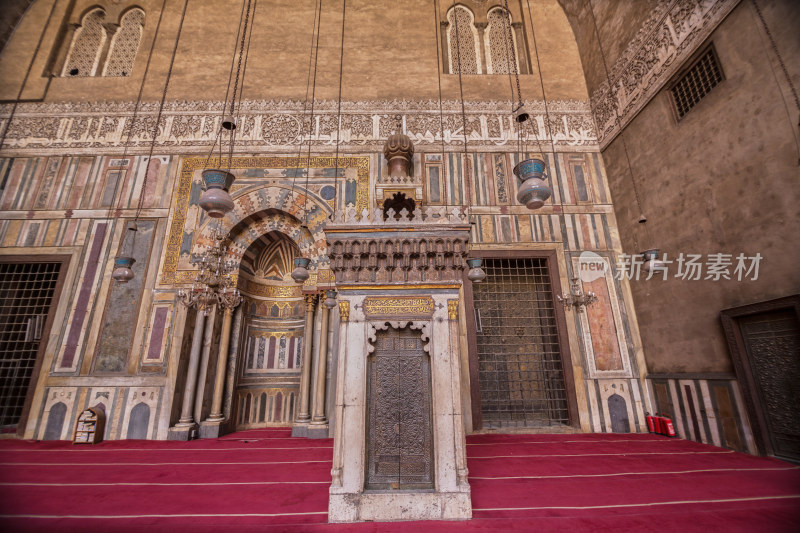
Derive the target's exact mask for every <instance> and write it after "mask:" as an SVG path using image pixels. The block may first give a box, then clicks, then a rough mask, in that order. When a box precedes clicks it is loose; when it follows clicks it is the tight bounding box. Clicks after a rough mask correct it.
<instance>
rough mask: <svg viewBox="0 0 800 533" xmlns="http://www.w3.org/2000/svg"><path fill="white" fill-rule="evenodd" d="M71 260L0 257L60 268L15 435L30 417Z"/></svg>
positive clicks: (46, 256) (2, 260)
mask: <svg viewBox="0 0 800 533" xmlns="http://www.w3.org/2000/svg"><path fill="white" fill-rule="evenodd" d="M71 259H72V256H71V255H66V254H64V255H61V254H43V255H38V254H37V255H34V254H31V255H3V256H0V263H6V264H9V263H60V264H61V266H60V268H59V271H58V277H57V278H56V286H55V287H53V297H52V299H51V300H50V305H49V307H48V310H47V318H45V321H44V327H43V328H42V338H41V339H40V341H39V348H38V350H37V351H36V361H35V362H34V364H33V370H32V371H31V379H30V381H29V382H28V389H27V391H26V392H25V401H24V402H23V404H22V414H20V417H19V421H18V422H17V429H16V433H17V434H18V435H19V434H20V430H22V432H24V431H25V427H26V426H27V424H28V418H29V417H30V410H31V404H32V403H33V397H34V395H35V393H36V387H37V385H38V383H39V375H40V373H41V369H42V363H43V361H44V356H45V353H46V352H47V344H48V343H49V340H50V330H51V329H52V327H53V322H54V320H55V315H56V311H57V308H58V300H59V298H61V291H62V289H63V288H64V282H65V279H66V277H67V270H69V263H70V260H71Z"/></svg>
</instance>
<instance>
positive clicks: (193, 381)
mask: <svg viewBox="0 0 800 533" xmlns="http://www.w3.org/2000/svg"><path fill="white" fill-rule="evenodd" d="M205 322H206V316H205V315H204V314H203V312H202V311H199V310H198V311H197V318H195V322H194V334H193V335H192V347H191V349H190V351H189V368H188V370H187V372H186V383H185V384H184V388H183V403H182V404H181V417H180V419H179V420H178V423H177V424H175V425H174V426H173V427H171V428H169V436H168V438H169V440H189V439H190V438H191V437H192V433H193V432H194V430H195V428H196V424H195V421H194V419H193V418H192V413H193V411H194V394H195V389H196V388H197V371H198V367H199V366H200V351H201V350H202V349H203V329H204V326H205Z"/></svg>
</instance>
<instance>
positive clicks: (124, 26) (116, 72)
mask: <svg viewBox="0 0 800 533" xmlns="http://www.w3.org/2000/svg"><path fill="white" fill-rule="evenodd" d="M143 28H144V11H142V10H141V9H131V10H130V11H128V12H127V13H125V16H123V17H122V22H121V23H120V28H119V30H117V33H116V35H114V39H113V40H112V41H111V49H110V50H109V52H108V61H107V62H106V68H105V71H104V72H103V75H104V76H130V74H131V70H133V62H134V60H135V59H136V52H137V51H138V50H139V42H140V41H141V40H142V29H143Z"/></svg>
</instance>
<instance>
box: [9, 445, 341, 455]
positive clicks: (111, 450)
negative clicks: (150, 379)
mask: <svg viewBox="0 0 800 533" xmlns="http://www.w3.org/2000/svg"><path fill="white" fill-rule="evenodd" d="M332 449H333V446H295V447H289V448H254V447H252V446H251V447H249V448H188V449H187V448H96V447H95V448H78V449H76V448H64V449H63V450H62V449H57V448H56V449H46V450H36V449H22V448H19V449H14V448H9V449H0V451H2V452H3V453H6V452H36V453H41V452H79V453H80V452H83V453H86V452H89V453H94V452H181V453H184V454H185V453H187V452H227V451H233V450H247V451H253V452H260V451H271V450H332Z"/></svg>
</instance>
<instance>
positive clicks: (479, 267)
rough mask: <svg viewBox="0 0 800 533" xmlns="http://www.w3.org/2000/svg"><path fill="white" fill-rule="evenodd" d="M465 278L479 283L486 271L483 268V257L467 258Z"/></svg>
mask: <svg viewBox="0 0 800 533" xmlns="http://www.w3.org/2000/svg"><path fill="white" fill-rule="evenodd" d="M467 266H468V267H469V270H468V271H467V279H468V280H470V281H471V282H473V283H480V282H481V281H483V280H485V279H486V271H484V270H483V259H480V258H476V257H473V258H471V259H467Z"/></svg>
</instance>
